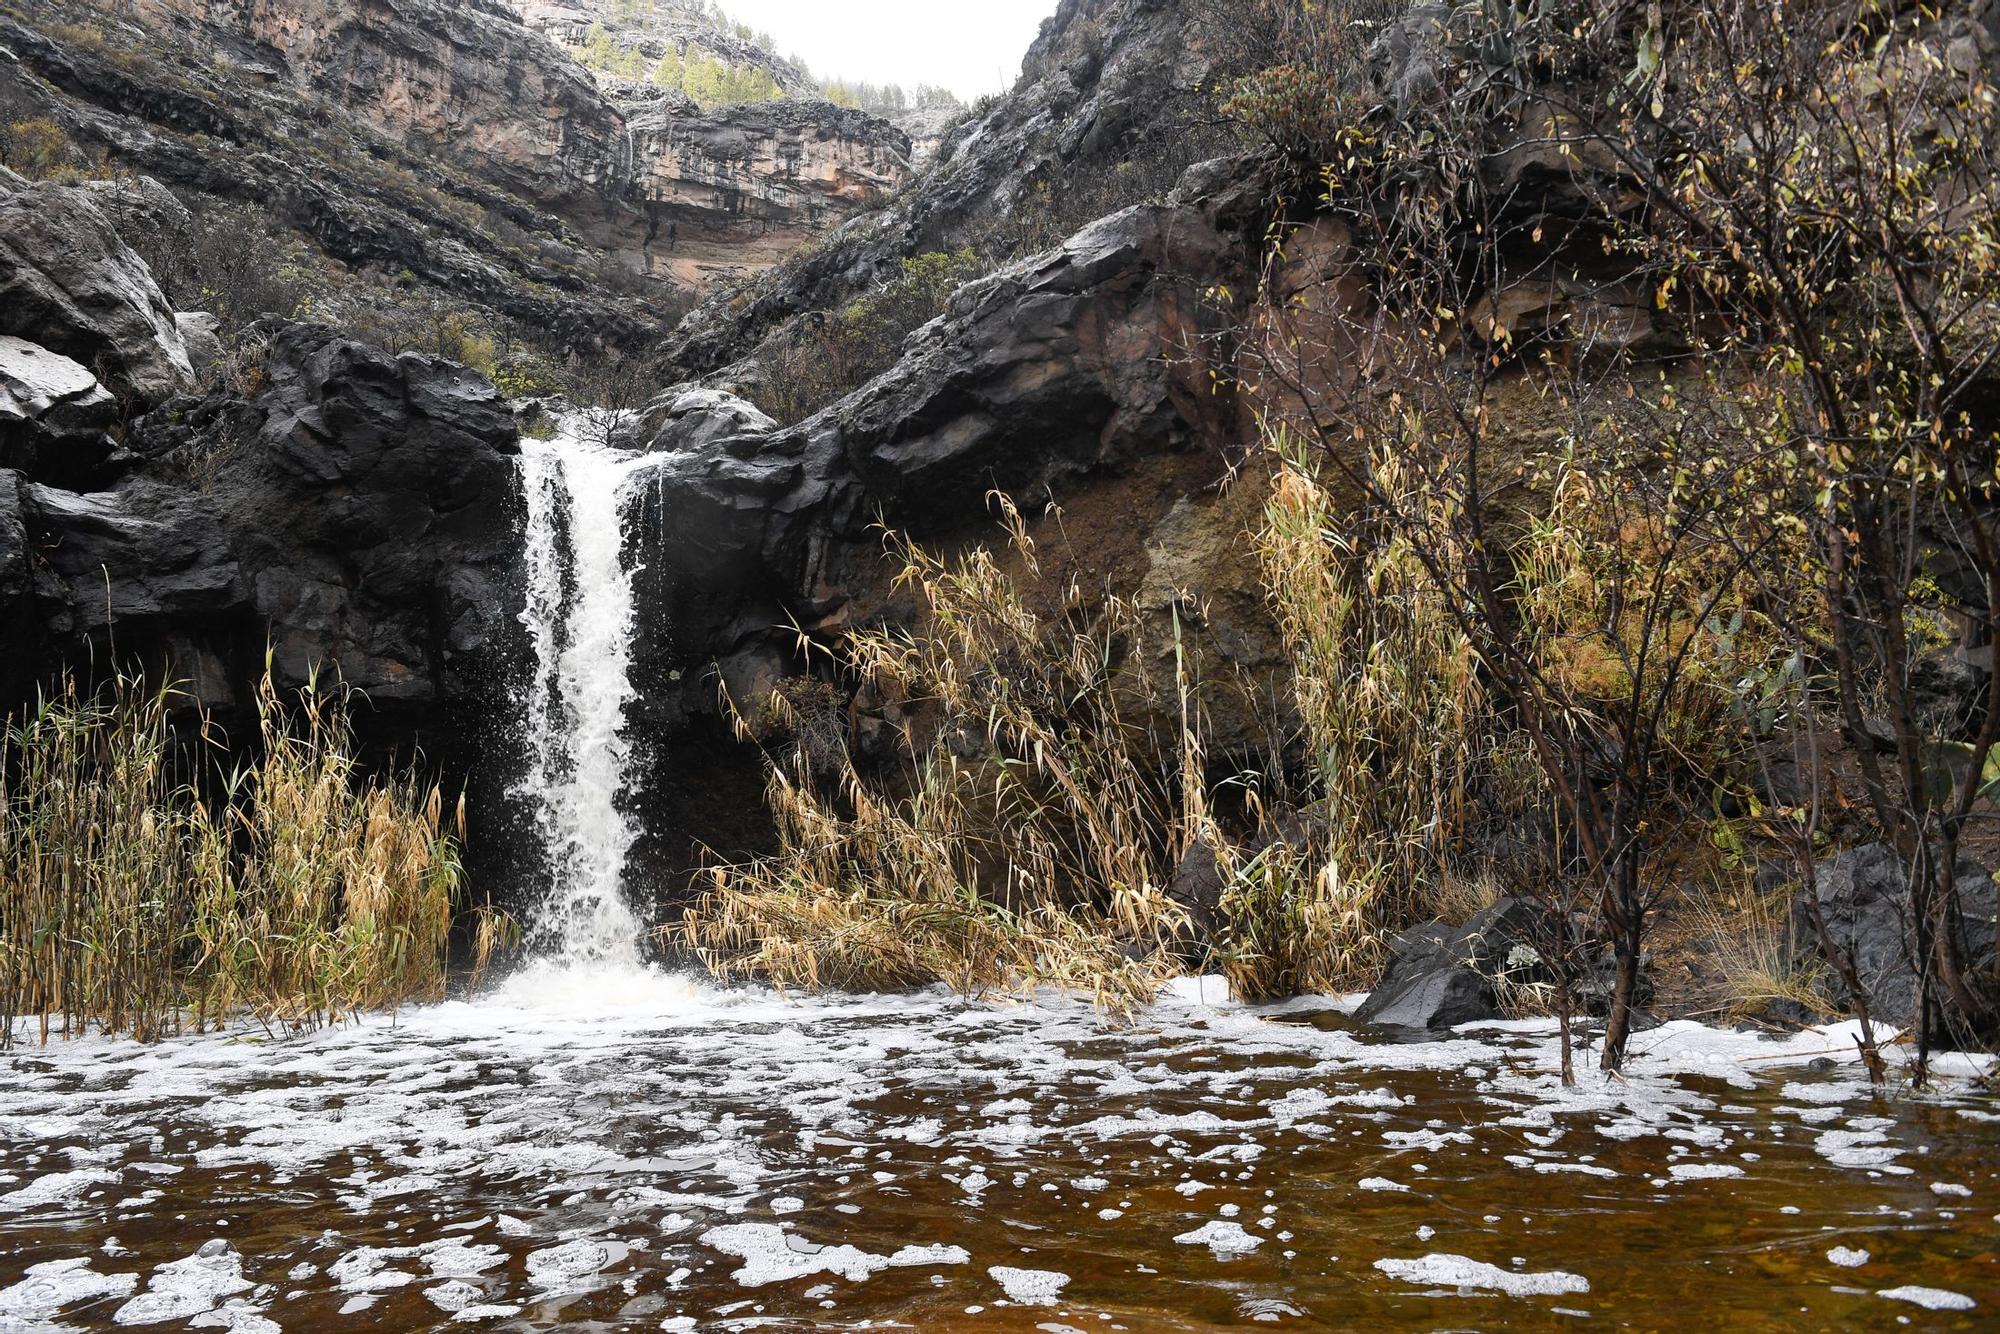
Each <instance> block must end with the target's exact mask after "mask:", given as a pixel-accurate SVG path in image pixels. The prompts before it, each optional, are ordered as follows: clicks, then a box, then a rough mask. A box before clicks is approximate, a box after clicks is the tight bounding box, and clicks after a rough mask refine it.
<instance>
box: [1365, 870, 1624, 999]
mask: <svg viewBox="0 0 2000 1334" xmlns="http://www.w3.org/2000/svg"><path fill="white" fill-rule="evenodd" d="M1561 921H1562V919H1561V918H1560V917H1557V916H1554V915H1552V914H1551V913H1550V912H1549V911H1548V910H1547V909H1545V908H1542V907H1540V906H1538V905H1536V904H1534V903H1531V902H1529V901H1527V900H1525V899H1515V898H1503V899H1500V900H1499V901H1497V902H1496V903H1494V904H1492V905H1491V906H1490V907H1487V908H1485V909H1483V910H1482V911H1480V912H1478V913H1476V914H1474V915H1473V916H1472V917H1471V918H1469V919H1468V920H1467V921H1466V923H1465V925H1463V926H1457V927H1454V926H1449V925H1446V924H1445V923H1443V922H1430V923H1427V924H1425V925H1423V926H1419V927H1415V928H1413V929H1412V930H1409V931H1406V932H1404V933H1403V934H1402V935H1401V936H1400V937H1398V938H1397V940H1396V943H1395V945H1394V946H1393V947H1392V949H1391V956H1390V960H1389V966H1388V968H1387V969H1385V970H1384V971H1383V974H1382V978H1381V981H1380V982H1378V983H1377V984H1376V987H1375V990H1374V991H1373V992H1371V993H1369V996H1368V999H1367V1001H1365V1002H1364V1003H1363V1004H1362V1006H1361V1008H1360V1009H1359V1010H1357V1011H1356V1012H1355V1017H1356V1018H1357V1019H1360V1020H1361V1021H1362V1022H1364V1023H1376V1024H1391V1025H1395V1026H1397V1027H1402V1028H1424V1029H1443V1028H1451V1027H1454V1026H1456V1025H1458V1024H1466V1023H1473V1022H1476V1021H1478V1020H1481V1019H1493V1018H1497V1017H1499V1014H1500V1007H1499V990H1498V987H1497V985H1496V984H1497V983H1498V982H1501V981H1505V982H1507V983H1510V984H1512V985H1514V986H1517V987H1529V986H1537V987H1546V986H1550V985H1552V984H1553V983H1554V982H1555V981H1556V974H1555V973H1554V972H1553V971H1552V969H1551V968H1550V966H1549V965H1548V964H1547V963H1546V962H1545V960H1547V959H1548V958H1550V957H1552V956H1553V955H1554V953H1555V950H1556V945H1557V936H1558V933H1557V931H1556V929H1555V928H1556V927H1557V926H1558V925H1559V924H1560V923H1561ZM1568 939H1569V941H1570V942H1572V943H1571V944H1570V946H1569V948H1570V949H1571V950H1572V951H1576V952H1578V956H1579V957H1581V958H1583V959H1586V960H1588V966H1587V967H1586V968H1584V969H1582V970H1581V972H1582V974H1583V975H1582V976H1581V977H1580V978H1579V979H1578V980H1577V982H1576V985H1575V993H1574V1001H1575V1004H1576V1008H1577V1010H1578V1011H1579V1012H1582V1013H1585V1014H1595V1015H1603V1014H1606V1013H1608V1012H1609V1010H1610V1008H1611V995H1612V990H1613V988H1614V986H1615V983H1616V965H1615V962H1614V960H1613V958H1612V955H1611V951H1610V950H1609V949H1608V948H1600V947H1598V946H1597V945H1595V944H1593V943H1592V941H1591V936H1590V927H1589V924H1588V923H1587V922H1585V921H1583V920H1582V919H1580V918H1577V919H1572V923H1571V929H1570V932H1569V934H1568ZM1652 1000H1653V988H1652V982H1651V979H1650V977H1649V976H1648V975H1647V973H1646V972H1645V971H1644V962H1643V960H1642V962H1641V972H1640V974H1639V985H1638V989H1637V993H1636V994H1635V996H1634V997H1633V1006H1634V1009H1635V1023H1636V1025H1637V1026H1638V1027H1640V1028H1644V1027H1648V1026H1650V1025H1651V1024H1652V1023H1653V1022H1654V1021H1653V1020H1652V1019H1651V1017H1650V1016H1648V1015H1646V1014H1645V1013H1644V1009H1645V1007H1646V1006H1648V1005H1650V1004H1652Z"/></svg>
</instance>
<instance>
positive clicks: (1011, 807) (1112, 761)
mask: <svg viewBox="0 0 2000 1334" xmlns="http://www.w3.org/2000/svg"><path fill="white" fill-rule="evenodd" d="M1005 513H1006V515H1007V518H1008V522H1009V525H1010V532H1011V537H1012V543H1013V548H1014V556H1015V559H1016V561H1017V562H1018V563H1019V564H1020V565H1021V567H1022V569H1023V571H1024V573H1025V574H1026V575H1027V576H1028V577H1029V578H1033V577H1036V576H1037V575H1038V574H1039V567H1038V565H1037V564H1036V559H1035V554H1034V547H1033V543H1032V542H1031V541H1030V539H1029V538H1028V535H1027V533H1026V530H1025V528H1024V527H1023V526H1022V524H1021V523H1020V521H1019V518H1018V516H1016V515H1015V514H1014V513H1013V511H1012V508H1011V507H1006V509H1005ZM895 550H896V552H897V553H898V554H899V555H900V557H901V559H902V562H903V568H902V572H901V575H900V579H901V582H902V583H903V584H904V585H905V586H907V587H909V588H911V589H912V590H914V591H915V592H916V594H917V595H918V597H919V598H920V599H921V601H922V603H923V605H924V608H925V610H926V613H927V616H926V623H925V625H924V627H923V628H921V629H919V630H914V631H908V632H904V631H893V630H870V631H864V632H861V633H858V634H856V635H855V636H854V637H853V638H852V640H851V641H850V642H849V643H848V644H847V645H846V646H845V658H846V662H847V665H848V667H849V669H850V670H851V671H852V672H853V673H855V675H856V677H857V679H858V680H859V681H860V682H861V684H862V688H863V690H864V691H866V692H868V694H869V695H870V697H871V698H873V699H874V700H876V701H878V702H879V703H881V704H883V705H884V706H885V707H886V708H888V709H890V710H892V711H893V712H894V713H895V714H896V715H897V716H899V717H901V718H903V719H905V722H904V724H903V725H902V730H901V731H900V732H899V734H898V735H897V737H896V741H895V745H896V747H897V751H898V757H899V760H900V763H899V765H898V766H897V767H896V770H895V771H894V772H893V773H892V774H891V775H890V776H889V777H887V778H877V779H872V780H871V779H869V778H864V777H863V776H862V774H861V773H860V772H859V771H857V770H856V769H855V767H854V765H853V762H852V759H851V758H850V757H849V755H848V754H847V751H846V747H845V744H844V742H843V743H841V744H839V745H837V746H832V745H829V744H828V740H827V736H826V729H824V728H823V727H810V726H798V727H792V728H790V729H789V730H791V731H793V732H795V733H798V734H802V735H804V736H806V737H808V738H816V740H814V741H813V743H812V744H800V745H798V746H796V747H794V749H793V750H792V753H791V754H790V755H775V756H773V760H772V765H771V787H770V800H771V805H772V808H773V810H774V812H775V813H776V815H777V817H778V823H779V831H780V838H781V843H782V849H781V851H780V852H779V853H777V854H776V855H774V856H771V857H768V858H764V859H761V860H758V861H754V862H750V863H746V864H743V865H737V866H728V867H721V868H717V869H715V870H714V871H712V872H711V873H710V879H709V888H708V892H707V893H706V894H705V895H704V896H703V898H702V899H701V900H700V901H699V902H698V903H697V904H696V906H695V907H694V908H693V909H691V910H690V911H689V912H688V913H687V914H686V916H685V918H684V920H683V921H682V922H681V923H680V924H679V926H678V927H677V928H675V929H674V930H673V932H672V935H673V937H674V938H675V939H677V940H678V941H681V942H683V943H685V944H687V945H689V946H691V947H692V948H693V949H694V950H695V951H696V952H697V953H698V955H699V956H700V957H701V958H702V959H703V960H704V961H706V962H707V964H708V966H709V967H710V968H711V969H713V970H714V971H715V972H717V973H718V974H719V975H722V976H753V977H762V978H767V979H769V980H771V981H773V982H776V983H778V984H779V985H785V986H822V985H831V986H856V987H875V986H887V985H898V986H915V985H920V984H924V983H930V982H944V983H948V984H950V985H952V986H954V987H957V988H959V989H960V990H962V991H966V992H977V991H982V990H986V989H989V988H994V987H1002V986H1010V985H1015V984H1021V983H1027V984H1033V983H1036V982H1049V983H1053V984H1056V985H1060V986H1064V987H1067V988H1073V989H1077V990H1082V991H1086V992H1093V993H1095V994H1096V995H1097V996H1098V997H1099V998H1100V999H1101V1000H1103V1001H1105V1002H1106V1003H1108V1004H1111V1005H1113V1006H1120V1007H1122V1006H1127V1005H1130V1004H1132V1003H1135V1002H1136V1001H1139V1000H1142V999H1144V998H1146V997H1148V996H1150V995H1151V994H1152V992H1153V990H1154V989H1155V988H1156V987H1157V986H1158V985H1159V984H1160V982H1161V981H1162V980H1163V979H1164V977H1165V976H1166V975H1167V974H1168V973H1169V972H1170V971H1172V969H1173V963H1172V959H1171V946H1172V942H1173V938H1174V936H1175V935H1176V933H1177V931H1178V929H1179V926H1180V924H1181V922H1182V920H1183V917H1184V915H1183V914H1182V913H1181V912H1180V911H1179V910H1178V909H1177V908H1176V907H1175V906H1174V905H1173V904H1172V903H1170V902H1169V901H1168V899H1167V898H1166V896H1165V889H1166V886H1167V883H1168V880H1169V877H1170V876H1171V874H1172V872H1173V870H1174V868H1175V867H1176V866H1177V865H1178V863H1179V860H1180V858H1181V857H1182V855H1183V854H1185V853H1186V851H1187V850H1188V848H1189V847H1190V846H1192V844H1193V842H1194V841H1195V840H1197V839H1200V838H1203V837H1206V836H1208V833H1209V826H1210V821H1209V817H1208V814H1207V798H1206V787H1205V763H1204V759H1203V755H1202V751H1201V746H1200V744H1199V741H1198V738H1197V732H1196V729H1197V728H1198V721H1197V719H1198V715H1199V705H1198V701H1197V700H1196V699H1195V698H1194V697H1193V693H1192V688H1191V687H1190V685H1189V683H1188V682H1187V681H1186V680H1185V678H1183V679H1181V680H1179V681H1177V682H1167V681H1161V680H1155V679H1151V678H1149V677H1148V675H1147V674H1146V671H1145V669H1144V668H1142V667H1140V666H1138V665H1137V664H1141V663H1144V662H1146V661H1147V658H1146V656H1145V654H1144V653H1143V652H1142V651H1141V650H1140V647H1139V643H1138V641H1139V640H1140V639H1141V638H1142V636H1143V627H1142V625H1141V622H1140V618H1139V616H1138V613H1137V611H1136V609H1135V608H1134V607H1133V606H1132V605H1131V604H1130V603H1128V602H1126V601H1124V600H1122V599H1119V598H1115V597H1114V598H1102V597H1098V596H1094V595H1093V596H1085V594H1084V590H1082V589H1081V588H1080V587H1075V586H1072V587H1070V588H1068V589H1067V590H1066V591H1065V594H1064V596H1063V599H1062V610H1061V612H1060V613H1059V614H1057V615H1055V616H1044V615H1042V614H1038V613H1037V612H1036V611H1034V610H1033V609H1031V607H1030V606H1029V603H1028V600H1027V598H1026V597H1025V596H1024V594H1023V592H1022V591H1021V589H1020V588H1019V587H1018V586H1017V584H1016V582H1015V581H1014V580H1013V579H1012V578H1010V577H1009V576H1008V574H1007V573H1006V572H1005V571H1004V570H1003V569H1002V566H1001V563H1000V561H999V559H998V558H996V557H995V556H994V554H993V553H992V552H990V551H988V550H986V549H984V548H981V549H977V550H975V551H973V552H971V553H970V554H968V555H966V556H964V557H962V558H960V559H958V560H954V561H947V560H944V559H941V558H939V557H937V556H934V555H932V554H931V553H929V552H926V551H924V550H922V549H921V548H919V547H917V546H914V545H912V544H909V543H907V542H902V541H898V542H897V543H896V544H895ZM1177 693H1178V696H1179V697H1178V699H1177V698H1176V694H1177ZM801 698H811V695H810V692H807V693H805V694H801V693H800V692H781V693H777V694H774V695H773V696H772V697H770V698H769V699H768V700H765V701H761V702H760V705H761V710H762V712H763V713H764V716H765V718H766V720H767V722H766V727H765V728H764V729H763V730H765V731H766V732H767V733H768V732H769V731H770V730H771V729H770V726H769V722H768V719H770V718H773V717H775V718H777V719H779V720H785V721H790V720H794V719H796V718H797V716H798V703H797V701H798V700H799V699H801ZM1162 704H1169V705H1171V707H1169V708H1167V709H1165V710H1164V711H1163V710H1162V708H1161V706H1162ZM1163 713H1164V716H1169V717H1178V718H1182V719H1184V720H1186V726H1185V727H1184V728H1183V729H1182V730H1181V733H1180V734H1179V735H1171V734H1162V733H1160V732H1159V731H1158V730H1157V729H1156V728H1155V727H1154V726H1153V725H1151V724H1149V723H1148V722H1147V721H1146V720H1147V719H1149V718H1157V717H1160V716H1163ZM804 721H809V720H804ZM744 731H745V733H746V735H748V734H750V732H751V729H750V728H749V727H748V726H747V725H745V727H744ZM829 751H833V752H835V753H833V754H832V755H829ZM829 759H831V763H830V764H829ZM829 769H831V771H832V772H831V775H830V776H829V774H828V770H829Z"/></svg>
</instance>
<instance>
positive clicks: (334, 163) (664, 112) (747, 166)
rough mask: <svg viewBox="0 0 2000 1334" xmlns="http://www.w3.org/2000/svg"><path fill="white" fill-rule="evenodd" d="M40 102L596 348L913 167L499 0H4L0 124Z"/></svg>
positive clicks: (418, 279) (343, 253)
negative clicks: (560, 32)
mask: <svg viewBox="0 0 2000 1334" xmlns="http://www.w3.org/2000/svg"><path fill="white" fill-rule="evenodd" d="M33 117H43V118H47V119H51V120H53V121H54V122H55V123H56V124H57V125H59V126H60V127H61V129H62V130H63V132H64V133H65V135H66V136H67V137H68V138H69V139H70V140H71V141H73V144H74V145H75V149H76V152H75V155H74V156H75V157H76V158H77V159H78V160H79V163H81V161H82V160H83V159H88V158H93V157H97V158H102V159H104V160H105V161H106V162H107V163H110V164H116V165H117V166H119V167H122V168H136V169H137V170H140V171H143V172H146V173H148V174H150V175H153V176H155V177H157V178H159V179H160V180H162V181H164V182H166V183H167V184H168V185H169V186H171V187H173V188H174V189H175V190H176V191H179V192H181V193H183V194H184V195H186V196H188V197H189V198H191V199H208V200H217V201H224V202H231V203H240V202H246V201H247V202H249V203H252V204H254V205H255V206H256V207H258V208H260V209H262V210H265V211H267V212H268V213H269V214H270V215H271V217H272V218H273V219H274V221H275V222H276V223H277V224H278V230H279V231H281V232H282V231H286V230H291V229H296V231H297V232H299V233H300V234H302V235H304V236H305V237H307V238H309V239H310V240H311V242H312V244H313V246H314V248H315V249H316V250H318V251H319V252H321V253H323V254H324V255H326V256H327V257H329V258H330V259H332V260H334V261H337V262H338V263H339V264H341V265H344V266H347V267H348V268H349V269H355V270H373V271H376V272H379V273H382V274H385V275H391V276H395V275H406V278H407V281H408V282H410V283H413V284H416V285H418V286H421V287H425V288H430V289H433V290H435V291H437V292H438V293H440V294H441V295H442V296H443V297H445V298H447V299H449V300H451V301H453V302H455V303H458V304H461V305H468V306H472V307H476V308H479V309H484V310H487V311H491V312H494V313H495V314H497V315H499V316H501V317H504V318H505V319H507V320H510V321H513V322H514V323H515V324H517V325H518V326H519V327H521V328H522V329H524V330H528V331H530V332H531V333H532V334H533V335H534V336H537V337H553V338H554V339H555V340H556V341H557V342H558V343H560V344H562V345H565V346H568V347H572V348H583V349H589V348H593V347H596V346H598V345H601V344H604V343H609V344H612V345H617V346H623V347H625V348H628V349H640V348H644V347H647V346H650V345H651V343H652V342H653V341H654V340H655V339H656V338H657V337H658V335H659V333H660V332H661V330H662V329H663V327H664V326H665V325H666V324H667V323H669V322H671V321H672V320H673V319H674V318H677V314H678V311H679V310H680V309H681V308H683V307H684V304H685V302H686V301H687V300H688V299H689V297H690V294H691V293H694V292H696V291H697V290H698V289H697V287H695V286H693V285H694V284H699V283H701V282H703V281H705V280H706V278H707V275H708V274H709V273H710V272H712V271H714V270H717V269H727V270H730V271H731V272H734V273H738V274H741V273H747V272H753V271H755V270H757V269H759V268H761V267H764V266H766V265H768V264H770V263H772V262H774V261H775V260H776V259H777V258H778V257H779V255H781V254H782V253H783V251H784V250H785V249H786V248H788V247H790V246H794V245H796V244H798V243H799V242H800V241H802V240H803V239H805V238H807V237H808V236H811V235H813V234H815V233H816V232H818V231H820V230H824V229H826V228H829V227H831V226H833V225H835V224H837V223H838V222H840V221H841V220H843V219H845V218H846V217H848V216H851V215H852V214H853V213H855V212H857V211H859V210H861V209H863V208H866V207H868V206H869V205H871V204H873V203H875V202H877V201H879V200H880V199H881V198H883V197H884V196H886V194H887V193H889V192H890V191H892V190H894V189H895V188H896V187H898V186H899V185H901V184H902V182H903V181H904V180H905V179H906V178H907V176H908V173H909V164H908V156H909V145H908V141H907V139H906V138H904V137H903V136H902V135H901V134H900V133H899V132H898V131H896V130H894V129H893V128H892V127H889V126H888V125H886V124H885V123H883V122H879V121H874V120H872V119H870V118H865V117H858V116H855V115H853V114H851V113H843V112H839V111H837V110H835V109H834V108H831V107H820V108H816V109H813V110H805V109H803V108H800V107H795V108H792V109H791V110H789V111H788V112H786V113H783V114H776V113H773V112H771V111H770V110H768V109H764V108H755V107H752V108H724V109H720V110H717V111H715V112H712V113H702V112H699V111H697V110H696V109H695V108H694V107H693V106H692V105H691V104H689V103H687V102H686V101H685V99H677V98H650V99H649V98H646V97H644V96H643V95H642V96H640V97H639V98H637V100H635V101H631V102H623V103H621V102H616V101H614V100H613V99H612V98H611V97H610V96H609V95H608V94H607V93H606V92H605V91H604V90H603V89H601V88H600V87H599V86H598V84H597V82H596V80H595V79H593V78H592V76H591V75H590V73H589V71H587V70H585V69H584V68H583V67H581V66H580V65H578V64H577V63H576V62H575V61H573V60H571V59H570V58H569V57H568V56H566V55H565V54H563V53H562V51H561V50H560V49H558V48H557V47H556V46H554V45H553V44H552V43H551V42H550V41H549V40H547V38H545V37H544V36H542V35H541V34H539V33H537V32H534V31H532V30H531V29H529V28H527V27H525V26H523V25H522V24H521V22H520V21H519V20H518V19H517V18H516V17H515V15H514V14H513V13H512V12H511V11H510V10H508V9H507V8H505V7H503V6H501V5H498V4H495V3H491V2H490V0H381V2H380V3H376V2H374V0H367V2H363V0H304V2H303V3H284V4H279V3H272V2H270V0H257V2H254V3H242V4H223V3H211V2H210V0H140V2H139V3H136V4H129V5H128V4H117V5H113V4H110V3H103V2H98V0H53V2H52V3H50V4H48V5H46V6H42V5H37V6H34V7H32V8H31V9H30V10H29V11H26V12H25V13H24V12H21V11H10V10H0V125H4V124H5V123H7V122H18V121H19V120H21V119H26V118H33ZM72 165H76V164H72Z"/></svg>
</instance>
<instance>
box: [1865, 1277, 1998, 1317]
mask: <svg viewBox="0 0 2000 1334" xmlns="http://www.w3.org/2000/svg"><path fill="white" fill-rule="evenodd" d="M1875 1295H1876V1296H1877V1297H1887V1298H1888V1299H1889V1300H1890V1301H1892V1302H1909V1303H1910V1304H1911V1305H1913V1306H1921V1307H1923V1308H1924V1309H1925V1310H1926V1311H1970V1310H1972V1309H1973V1308H1974V1307H1976V1306H1978V1305H1979V1303H1978V1302H1976V1301H1974V1300H1972V1298H1970V1297H1968V1296H1966V1295H1965V1294H1964V1293H1962V1292H1950V1291H1947V1290H1946V1289H1944V1288H1922V1287H1917V1286H1915V1285H1914V1284H1911V1285H1906V1286H1904V1287H1900V1288H1884V1289H1882V1290H1881V1291H1880V1292H1878V1293H1876V1294H1875Z"/></svg>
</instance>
